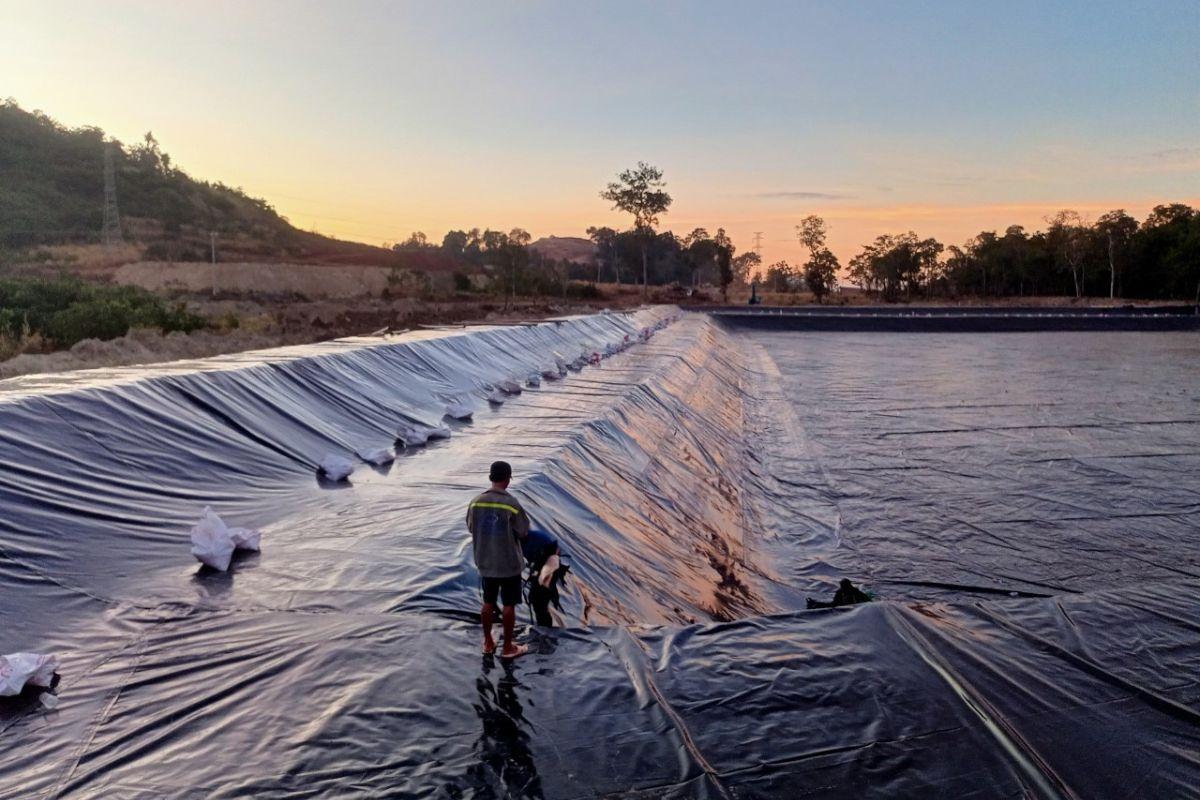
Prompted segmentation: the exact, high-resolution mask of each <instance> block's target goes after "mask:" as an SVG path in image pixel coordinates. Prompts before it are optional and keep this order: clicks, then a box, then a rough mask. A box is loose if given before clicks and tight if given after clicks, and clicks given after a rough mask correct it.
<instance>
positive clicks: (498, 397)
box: [487, 389, 508, 406]
mask: <svg viewBox="0 0 1200 800" xmlns="http://www.w3.org/2000/svg"><path fill="white" fill-rule="evenodd" d="M487 399H488V402H489V403H495V404H496V405H498V406H499V405H503V404H504V401H505V400H507V399H508V395H506V394H505V393H504V392H502V391H500V390H499V389H492V390H491V391H490V392H488V396H487Z"/></svg>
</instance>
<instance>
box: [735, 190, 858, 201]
mask: <svg viewBox="0 0 1200 800" xmlns="http://www.w3.org/2000/svg"><path fill="white" fill-rule="evenodd" d="M750 196H751V197H757V198H760V199H763V200H850V199H851V197H852V196H851V195H848V194H837V193H835V192H755V193H754V194H752V195H750Z"/></svg>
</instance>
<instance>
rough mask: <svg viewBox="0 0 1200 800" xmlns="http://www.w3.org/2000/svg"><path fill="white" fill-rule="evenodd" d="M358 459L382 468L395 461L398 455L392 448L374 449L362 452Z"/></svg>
mask: <svg viewBox="0 0 1200 800" xmlns="http://www.w3.org/2000/svg"><path fill="white" fill-rule="evenodd" d="M358 457H359V458H361V459H362V460H363V461H365V462H367V463H368V464H374V465H375V466H377V467H382V466H383V465H384V464H390V463H392V462H393V461H395V460H396V453H395V451H393V450H392V448H390V447H373V448H371V449H369V450H360V451H359V453H358Z"/></svg>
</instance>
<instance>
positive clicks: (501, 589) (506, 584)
mask: <svg viewBox="0 0 1200 800" xmlns="http://www.w3.org/2000/svg"><path fill="white" fill-rule="evenodd" d="M482 580H483V602H484V603H485V604H487V605H489V606H494V605H496V597H497V596H499V598H500V600H501V602H502V603H503V604H504V605H506V606H519V605H521V576H520V575H513V576H512V577H511V578H486V577H485V578H483V579H482Z"/></svg>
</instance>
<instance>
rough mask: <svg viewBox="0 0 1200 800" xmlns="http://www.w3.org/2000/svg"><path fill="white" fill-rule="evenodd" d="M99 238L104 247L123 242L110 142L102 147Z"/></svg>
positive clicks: (115, 173) (115, 174) (111, 144)
mask: <svg viewBox="0 0 1200 800" xmlns="http://www.w3.org/2000/svg"><path fill="white" fill-rule="evenodd" d="M101 238H102V240H103V241H104V246H105V247H115V246H116V245H119V244H121V243H122V242H123V241H124V238H123V237H122V236H121V216H120V214H119V212H118V211H117V172H116V169H114V168H113V143H112V142H106V143H105V145H104V228H103V230H102V235H101Z"/></svg>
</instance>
